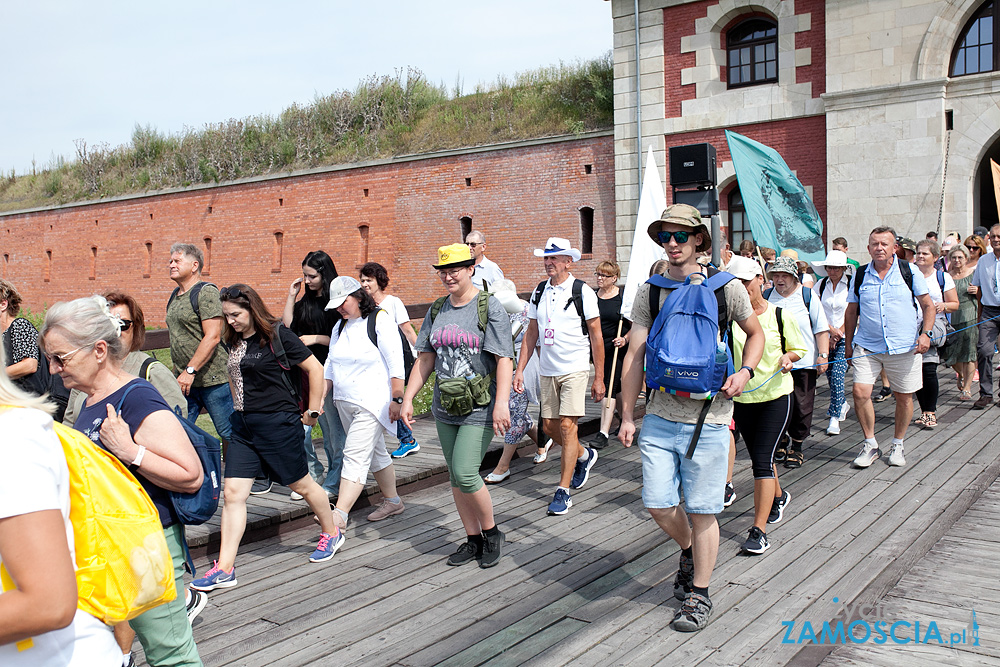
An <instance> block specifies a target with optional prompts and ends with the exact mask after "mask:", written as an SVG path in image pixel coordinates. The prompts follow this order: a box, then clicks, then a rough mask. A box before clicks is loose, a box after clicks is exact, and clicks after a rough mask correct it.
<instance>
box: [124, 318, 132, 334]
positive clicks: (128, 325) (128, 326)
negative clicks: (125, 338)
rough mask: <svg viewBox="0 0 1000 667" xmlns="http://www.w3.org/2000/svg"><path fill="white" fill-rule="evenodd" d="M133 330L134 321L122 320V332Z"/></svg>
mask: <svg viewBox="0 0 1000 667" xmlns="http://www.w3.org/2000/svg"><path fill="white" fill-rule="evenodd" d="M131 328H132V320H122V331H123V332H125V331H128V330H129V329H131Z"/></svg>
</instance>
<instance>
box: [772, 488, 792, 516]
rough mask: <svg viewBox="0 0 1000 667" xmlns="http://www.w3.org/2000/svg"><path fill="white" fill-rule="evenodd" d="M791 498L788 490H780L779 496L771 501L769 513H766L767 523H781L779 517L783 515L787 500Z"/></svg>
mask: <svg viewBox="0 0 1000 667" xmlns="http://www.w3.org/2000/svg"><path fill="white" fill-rule="evenodd" d="M791 499H792V494H790V493H789V492H788V491H782V492H781V497H780V498H775V499H774V500H773V501H772V502H771V513H770V514H768V515H767V522H768V523H781V518H782V517H783V516H784V515H785V507H787V506H788V501H789V500H791Z"/></svg>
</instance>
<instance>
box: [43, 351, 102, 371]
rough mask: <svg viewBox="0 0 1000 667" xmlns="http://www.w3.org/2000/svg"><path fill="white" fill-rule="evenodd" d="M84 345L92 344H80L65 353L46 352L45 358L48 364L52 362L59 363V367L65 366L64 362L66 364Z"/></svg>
mask: <svg viewBox="0 0 1000 667" xmlns="http://www.w3.org/2000/svg"><path fill="white" fill-rule="evenodd" d="M85 347H93V345H82V346H80V347H78V348H76V349H75V350H70V351H69V352H67V353H65V354H46V355H45V359H46V360H48V362H49V363H50V364H52V363H53V362H54V363H57V364H59V367H60V368H66V364H68V363H69V362H70V360H72V359H73V356H74V355H76V353H77V352H79V351H80V350H82V349H83V348H85Z"/></svg>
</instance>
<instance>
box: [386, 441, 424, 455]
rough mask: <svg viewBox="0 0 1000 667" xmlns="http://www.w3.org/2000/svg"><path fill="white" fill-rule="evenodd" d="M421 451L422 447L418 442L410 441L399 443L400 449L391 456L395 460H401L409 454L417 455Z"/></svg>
mask: <svg viewBox="0 0 1000 667" xmlns="http://www.w3.org/2000/svg"><path fill="white" fill-rule="evenodd" d="M419 451H420V445H419V444H417V441H416V440H410V441H409V442H401V443H399V447H397V448H396V451H394V452H393V453H392V454H391V455H390V456H392V458H394V459H401V458H403V457H404V456H406V455H407V454H416V453H417V452H419Z"/></svg>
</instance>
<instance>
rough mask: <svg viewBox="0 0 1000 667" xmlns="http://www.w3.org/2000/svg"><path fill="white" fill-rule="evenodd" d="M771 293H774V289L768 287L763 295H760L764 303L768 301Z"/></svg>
mask: <svg viewBox="0 0 1000 667" xmlns="http://www.w3.org/2000/svg"><path fill="white" fill-rule="evenodd" d="M773 293H774V288H773V287H768V288H767V289H766V290H764V293H763V294H761V296H762V297H764V301H770V299H771V294H773Z"/></svg>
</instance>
